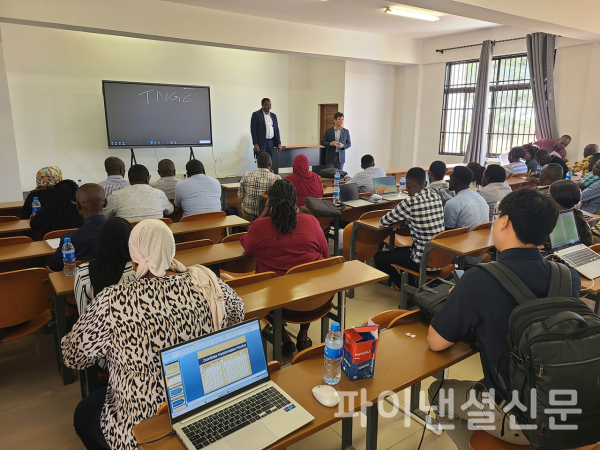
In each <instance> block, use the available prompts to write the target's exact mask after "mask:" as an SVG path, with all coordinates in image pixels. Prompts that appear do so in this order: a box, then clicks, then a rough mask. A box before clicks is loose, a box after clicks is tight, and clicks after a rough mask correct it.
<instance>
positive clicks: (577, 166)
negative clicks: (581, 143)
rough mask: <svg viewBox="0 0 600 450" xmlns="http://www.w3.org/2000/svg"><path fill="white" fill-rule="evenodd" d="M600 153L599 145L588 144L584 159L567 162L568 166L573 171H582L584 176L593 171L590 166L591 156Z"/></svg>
mask: <svg viewBox="0 0 600 450" xmlns="http://www.w3.org/2000/svg"><path fill="white" fill-rule="evenodd" d="M597 153H598V146H597V145H596V144H589V145H586V146H585V148H584V149H583V159H582V160H581V161H578V162H575V163H573V164H571V163H570V162H568V163H567V167H568V168H569V169H571V170H572V171H573V173H577V172H581V176H582V177H584V176H586V175H587V174H588V172H590V171H591V169H590V167H589V164H588V163H589V158H590V156H592V155H595V154H597Z"/></svg>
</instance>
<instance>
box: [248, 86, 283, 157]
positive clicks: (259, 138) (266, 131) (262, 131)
mask: <svg viewBox="0 0 600 450" xmlns="http://www.w3.org/2000/svg"><path fill="white" fill-rule="evenodd" d="M261 105H262V109H259V110H258V111H255V112H253V113H252V119H250V133H252V144H254V154H255V156H256V155H257V154H258V153H262V152H267V153H268V154H269V155H271V157H273V150H274V149H275V147H277V151H278V152H280V151H281V137H280V136H279V124H278V123H277V116H276V115H275V114H273V113H272V112H271V100H269V99H268V98H263V99H262V102H261Z"/></svg>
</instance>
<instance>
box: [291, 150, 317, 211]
mask: <svg viewBox="0 0 600 450" xmlns="http://www.w3.org/2000/svg"><path fill="white" fill-rule="evenodd" d="M308 167H309V166H308V158H307V157H306V155H297V156H296V157H295V158H294V162H293V163H292V170H293V172H292V173H291V174H289V175H288V176H286V177H285V179H286V180H290V182H291V183H292V184H293V185H294V187H295V188H296V193H297V197H296V206H297V207H298V208H300V207H302V206H304V205H305V204H306V197H314V198H320V197H323V184H322V183H321V179H320V178H319V175H317V174H316V173H314V172H311V171H310V170H308Z"/></svg>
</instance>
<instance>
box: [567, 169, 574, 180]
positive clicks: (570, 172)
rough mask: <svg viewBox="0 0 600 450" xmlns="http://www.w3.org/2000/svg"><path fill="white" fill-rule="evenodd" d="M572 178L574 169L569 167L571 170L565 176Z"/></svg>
mask: <svg viewBox="0 0 600 450" xmlns="http://www.w3.org/2000/svg"><path fill="white" fill-rule="evenodd" d="M571 178H573V171H572V170H571V169H569V171H568V172H567V176H566V177H565V179H566V180H570V179H571Z"/></svg>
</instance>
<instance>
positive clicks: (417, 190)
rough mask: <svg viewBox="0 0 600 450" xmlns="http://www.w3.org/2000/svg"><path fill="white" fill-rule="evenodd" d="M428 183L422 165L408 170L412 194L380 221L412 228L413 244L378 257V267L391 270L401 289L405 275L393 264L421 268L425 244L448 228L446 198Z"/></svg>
mask: <svg viewBox="0 0 600 450" xmlns="http://www.w3.org/2000/svg"><path fill="white" fill-rule="evenodd" d="M426 186H427V182H426V180H425V171H424V170H423V169H421V168H420V167H413V168H412V169H410V170H409V171H408V172H407V173H406V191H407V192H408V195H409V197H408V198H405V199H404V200H401V201H400V202H399V203H398V204H397V205H396V207H395V208H394V209H393V210H391V211H390V212H389V213H387V214H386V215H385V216H383V217H382V218H381V220H380V221H379V226H381V227H392V228H393V229H397V228H399V227H401V226H404V225H407V226H408V227H409V228H410V236H411V237H412V240H413V245H412V247H400V248H394V250H393V251H391V252H390V251H379V252H377V253H376V254H375V258H374V259H375V266H376V267H377V269H379V270H381V271H382V272H385V273H387V274H388V275H389V276H390V280H391V282H392V283H394V284H395V285H396V287H398V288H401V284H402V283H401V276H400V274H399V273H398V271H397V270H396V269H394V268H393V267H392V264H398V265H401V266H403V267H406V268H407V269H411V270H415V271H418V270H419V265H420V264H421V259H422V258H423V251H424V250H425V245H427V243H428V242H429V241H430V240H431V239H433V237H434V236H435V235H436V234H438V233H441V232H442V231H444V207H443V205H442V199H441V198H440V196H439V195H437V194H436V193H435V192H434V191H432V190H431V189H428V188H426ZM427 270H428V271H437V270H439V268H429V267H428V268H427Z"/></svg>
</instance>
